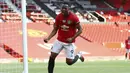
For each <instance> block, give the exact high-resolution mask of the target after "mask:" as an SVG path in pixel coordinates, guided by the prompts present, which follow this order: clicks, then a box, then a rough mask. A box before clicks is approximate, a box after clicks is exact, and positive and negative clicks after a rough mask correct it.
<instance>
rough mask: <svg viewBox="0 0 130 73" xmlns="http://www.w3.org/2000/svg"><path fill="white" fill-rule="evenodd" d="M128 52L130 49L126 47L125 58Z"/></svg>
mask: <svg viewBox="0 0 130 73" xmlns="http://www.w3.org/2000/svg"><path fill="white" fill-rule="evenodd" d="M128 52H129V50H128V49H126V52H125V59H127V56H128Z"/></svg>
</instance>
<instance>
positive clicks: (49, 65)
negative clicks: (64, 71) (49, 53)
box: [48, 57, 55, 73]
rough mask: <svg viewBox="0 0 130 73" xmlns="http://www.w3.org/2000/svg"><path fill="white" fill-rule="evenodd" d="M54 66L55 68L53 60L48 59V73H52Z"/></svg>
mask: <svg viewBox="0 0 130 73" xmlns="http://www.w3.org/2000/svg"><path fill="white" fill-rule="evenodd" d="M54 66H55V59H53V58H51V57H50V59H49V63H48V73H53V69H54Z"/></svg>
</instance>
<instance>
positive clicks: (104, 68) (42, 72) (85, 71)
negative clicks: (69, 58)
mask: <svg viewBox="0 0 130 73" xmlns="http://www.w3.org/2000/svg"><path fill="white" fill-rule="evenodd" d="M3 65H4V64H3ZM47 65H48V64H47V63H29V73H48V72H47ZM6 66H7V67H4V68H3V67H2V66H1V68H2V70H3V69H5V70H3V71H7V72H8V73H11V71H12V70H13V69H15V68H16V66H15V65H14V64H8V65H6ZM8 68H9V69H8ZM18 69H19V72H20V71H22V70H23V69H20V68H18ZM18 69H17V70H18ZM9 70H11V71H9ZM0 72H1V73H2V71H1V69H0ZM3 73H6V72H3ZM13 73H14V72H13ZM54 73H130V61H93V62H87V61H86V62H84V63H81V62H77V63H75V64H74V65H72V66H68V65H67V64H66V63H65V62H56V63H55V70H54Z"/></svg>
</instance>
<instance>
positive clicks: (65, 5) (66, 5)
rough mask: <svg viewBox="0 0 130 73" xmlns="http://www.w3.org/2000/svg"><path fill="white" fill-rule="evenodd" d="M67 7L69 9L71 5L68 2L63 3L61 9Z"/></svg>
mask: <svg viewBox="0 0 130 73" xmlns="http://www.w3.org/2000/svg"><path fill="white" fill-rule="evenodd" d="M66 8H67V9H69V5H68V4H63V5H62V7H61V9H66Z"/></svg>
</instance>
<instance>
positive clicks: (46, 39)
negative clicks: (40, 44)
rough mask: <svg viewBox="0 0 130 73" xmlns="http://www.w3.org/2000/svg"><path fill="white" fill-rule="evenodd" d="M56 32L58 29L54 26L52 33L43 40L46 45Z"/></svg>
mask: <svg viewBox="0 0 130 73" xmlns="http://www.w3.org/2000/svg"><path fill="white" fill-rule="evenodd" d="M57 30H58V27H57V26H56V25H55V24H54V26H53V30H52V32H51V33H50V35H49V36H48V37H47V38H45V39H44V42H45V43H47V42H48V41H49V40H50V39H51V38H52V37H53V36H55V35H56V33H57Z"/></svg>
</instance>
